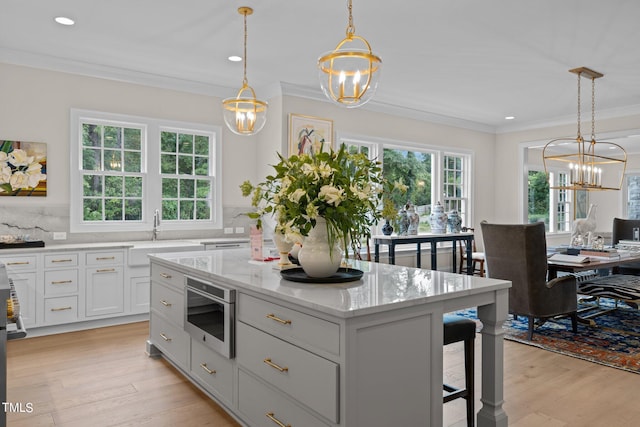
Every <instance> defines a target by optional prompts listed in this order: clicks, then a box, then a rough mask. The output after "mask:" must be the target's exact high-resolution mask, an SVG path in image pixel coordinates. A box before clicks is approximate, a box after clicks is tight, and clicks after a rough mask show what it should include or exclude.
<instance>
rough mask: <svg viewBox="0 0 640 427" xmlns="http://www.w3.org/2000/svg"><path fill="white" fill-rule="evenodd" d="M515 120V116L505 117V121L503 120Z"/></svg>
mask: <svg viewBox="0 0 640 427" xmlns="http://www.w3.org/2000/svg"><path fill="white" fill-rule="evenodd" d="M515 118H516V117H515V116H507V117H505V118H504V119H505V120H513V119H515Z"/></svg>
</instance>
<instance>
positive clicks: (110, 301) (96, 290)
mask: <svg viewBox="0 0 640 427" xmlns="http://www.w3.org/2000/svg"><path fill="white" fill-rule="evenodd" d="M86 298H87V299H86V313H85V314H86V316H87V317H89V316H102V315H107V314H117V313H122V312H123V311H124V274H123V271H122V267H121V266H113V267H106V266H105V267H99V268H88V269H87V295H86Z"/></svg>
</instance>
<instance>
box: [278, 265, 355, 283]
mask: <svg viewBox="0 0 640 427" xmlns="http://www.w3.org/2000/svg"><path fill="white" fill-rule="evenodd" d="M362 274H363V273H362V270H358V269H355V268H342V267H341V268H339V269H338V271H337V272H336V274H334V275H333V276H329V277H309V276H307V273H305V272H304V270H303V269H302V268H288V269H286V270H281V271H280V275H281V276H282V278H283V279H287V280H291V281H292V282H302V283H344V282H354V281H356V280H360V279H361V278H362Z"/></svg>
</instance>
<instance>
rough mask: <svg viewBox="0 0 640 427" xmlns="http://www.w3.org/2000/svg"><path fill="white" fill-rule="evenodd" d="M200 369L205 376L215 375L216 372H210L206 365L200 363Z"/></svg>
mask: <svg viewBox="0 0 640 427" xmlns="http://www.w3.org/2000/svg"><path fill="white" fill-rule="evenodd" d="M200 367H201V368H202V369H204V370H205V372H206V373H207V374H209V375H213V374H215V373H216V370H215V369H214V370H211V369H209V368H207V364H206V363H201V364H200Z"/></svg>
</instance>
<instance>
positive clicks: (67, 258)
mask: <svg viewBox="0 0 640 427" xmlns="http://www.w3.org/2000/svg"><path fill="white" fill-rule="evenodd" d="M77 266H78V254H77V253H60V254H51V255H45V256H44V268H64V267H77Z"/></svg>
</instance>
